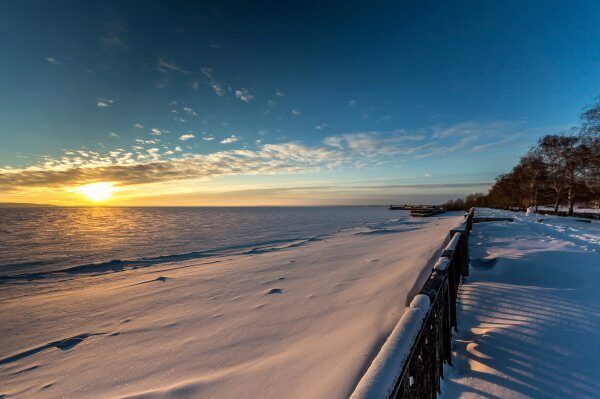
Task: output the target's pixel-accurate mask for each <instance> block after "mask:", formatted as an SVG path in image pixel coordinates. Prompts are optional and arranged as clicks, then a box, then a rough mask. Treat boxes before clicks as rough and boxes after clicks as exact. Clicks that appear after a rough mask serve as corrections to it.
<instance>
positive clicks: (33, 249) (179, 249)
mask: <svg viewBox="0 0 600 399" xmlns="http://www.w3.org/2000/svg"><path fill="white" fill-rule="evenodd" d="M401 215H402V216H404V215H405V212H404V211H393V212H392V211H389V210H388V209H387V208H386V207H383V206H380V207H373V206H371V207H367V206H363V207H352V206H339V207H247V208H214V207H210V208H208V207H206V208H203V207H194V208H164V207H161V208H129V207H128V208H117V207H97V208H89V207H87V208H13V209H0V242H1V243H2V245H1V246H0V276H3V277H4V278H6V277H7V276H16V275H21V276H23V275H35V274H37V273H49V272H54V271H58V270H69V271H73V272H75V271H89V270H90V269H91V268H98V269H101V268H103V267H104V268H108V269H112V270H118V269H120V268H124V267H130V266H133V267H135V265H137V264H141V265H145V264H148V263H159V262H162V261H167V260H169V261H170V260H180V259H181V260H184V259H190V258H196V257H198V258H199V257H205V256H211V255H217V254H223V253H240V252H244V251H248V250H252V249H253V248H257V247H264V246H269V245H277V244H282V243H286V242H294V241H302V240H307V239H310V238H312V237H317V236H320V235H324V234H329V233H333V232H336V231H339V230H342V229H346V228H351V227H356V226H361V225H365V224H369V223H380V222H382V221H386V220H392V219H397V218H398V217H400V216H401Z"/></svg>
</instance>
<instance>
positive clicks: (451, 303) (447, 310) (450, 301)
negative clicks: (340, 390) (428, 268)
mask: <svg viewBox="0 0 600 399" xmlns="http://www.w3.org/2000/svg"><path fill="white" fill-rule="evenodd" d="M474 215H475V208H471V209H470V210H469V212H468V213H467V214H466V215H465V218H464V222H463V223H462V224H461V225H460V226H458V227H456V228H454V229H452V230H450V232H449V238H448V239H447V240H446V241H445V242H444V245H443V247H442V250H443V252H442V255H441V256H440V258H439V259H438V260H437V262H436V263H435V265H434V266H433V268H432V272H431V274H430V275H429V278H428V279H427V281H426V282H425V284H424V285H423V287H422V288H421V290H420V291H419V294H418V295H417V296H415V299H416V298H422V297H423V296H426V297H427V298H428V299H429V301H428V305H427V309H423V303H424V302H423V300H422V299H420V300H419V302H420V303H414V302H415V299H413V301H412V302H411V304H410V306H409V307H408V308H407V311H406V312H405V314H407V312H408V313H409V314H410V317H411V318H412V319H411V321H410V323H420V325H419V326H418V330H417V331H416V333H415V330H414V328H415V326H414V325H411V328H407V327H406V326H403V325H402V323H406V322H407V321H406V320H407V319H408V317H404V315H403V317H402V318H401V319H400V321H399V322H398V324H397V325H396V327H395V328H394V330H393V331H392V334H390V337H391V338H390V337H389V338H388V340H386V342H385V343H384V345H383V346H382V348H381V350H380V352H379V353H378V354H377V356H376V357H375V359H374V360H373V363H372V364H371V366H370V367H369V369H367V372H366V373H365V374H364V375H363V377H362V378H361V380H360V382H359V383H358V385H357V387H356V389H355V390H354V392H353V393H352V396H351V398H352V399H366V398H368V399H375V398H381V399H388V398H411V397H418V398H435V397H436V395H437V392H439V389H440V378H441V377H443V363H448V364H451V362H452V359H451V352H450V344H451V342H450V341H451V339H452V328H453V327H454V328H456V324H457V323H456V299H457V295H458V286H459V284H460V280H461V277H462V276H466V275H468V268H469V246H468V245H469V244H468V239H469V234H470V231H471V229H472V226H473V217H474ZM417 308H418V309H417ZM418 312H421V313H418ZM418 317H420V319H419V318H418ZM415 320H417V321H415ZM403 327H404V329H403ZM402 332H405V335H404V336H398V334H399V333H402ZM428 338H432V339H431V340H430V339H428ZM402 340H403V341H402ZM400 341H402V342H400ZM431 341H435V342H431ZM408 344H410V345H411V346H410V351H409V352H408V354H406V345H408ZM394 345H396V346H397V347H396V348H395V347H394ZM417 353H418V355H417ZM394 355H397V356H398V357H399V358H396V359H394V358H393V356H394ZM423 358H426V360H424V359H423ZM423 362H425V363H427V362H429V364H421V363H423ZM400 363H401V366H398V364H400ZM393 367H397V369H396V370H390V368H393ZM411 372H414V374H415V376H413V375H411ZM419 373H420V375H419V376H418V377H416V374H419ZM392 380H395V381H393V383H392ZM423 381H425V382H423Z"/></svg>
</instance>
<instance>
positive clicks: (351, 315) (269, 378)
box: [0, 212, 462, 398]
mask: <svg viewBox="0 0 600 399" xmlns="http://www.w3.org/2000/svg"><path fill="white" fill-rule="evenodd" d="M397 215H398V216H401V215H405V213H400V212H399V213H398V214H397ZM460 221H462V217H461V216H451V215H441V216H439V217H431V218H427V219H413V218H410V217H408V216H402V217H401V218H400V220H398V221H396V222H393V223H383V224H379V225H371V226H370V227H361V228H355V229H349V230H344V231H340V232H338V233H335V234H332V235H329V236H323V237H318V238H314V239H312V240H308V241H306V242H304V243H296V244H293V245H288V246H286V247H280V248H269V249H261V250H253V251H248V252H247V253H246V254H242V255H230V256H223V257H213V258H204V259H196V260H188V261H181V262H173V263H164V264H159V265H154V266H150V267H146V268H139V269H136V270H125V271H122V272H115V273H104V274H96V275H94V274H88V275H80V276H77V277H73V276H68V275H64V276H62V277H61V276H52V277H48V278H42V279H39V280H32V281H26V280H14V281H7V282H5V283H4V284H0V313H1V314H2V323H0V337H2V345H1V346H0V381H2V383H1V384H0V397H2V398H14V397H20V398H25V397H26V398H38V397H40V398H56V397H65V398H133V397H136V398H213V397H214V398H240V397H260V398H283V397H285V398H343V397H347V396H348V395H349V394H350V393H351V392H352V390H353V389H354V387H355V386H356V384H357V382H358V380H359V379H360V378H361V376H362V375H363V374H364V372H365V371H366V369H367V367H368V366H369V364H371V362H372V360H373V358H374V357H375V355H376V354H377V353H378V351H379V349H380V348H381V345H382V344H383V343H384V342H385V339H386V338H387V336H388V335H389V334H390V332H391V331H392V330H393V329H394V326H395V325H396V323H397V322H398V320H399V319H400V317H401V316H402V314H403V312H404V311H405V306H406V304H407V303H408V302H409V301H410V299H411V298H412V296H413V295H414V293H415V292H416V291H417V290H418V289H419V288H420V287H421V285H422V283H423V280H424V279H426V278H427V275H428V274H429V272H430V270H431V261H433V260H434V259H435V255H436V251H438V249H439V248H440V247H441V245H442V243H443V241H444V239H445V238H446V237H447V235H448V231H449V230H450V228H452V227H453V226H455V225H456V224H457V223H459V222H460ZM438 255H439V254H438Z"/></svg>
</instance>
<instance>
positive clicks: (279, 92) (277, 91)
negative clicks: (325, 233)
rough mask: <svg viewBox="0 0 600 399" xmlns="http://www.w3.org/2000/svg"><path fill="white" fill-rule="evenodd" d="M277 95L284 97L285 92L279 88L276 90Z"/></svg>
mask: <svg viewBox="0 0 600 399" xmlns="http://www.w3.org/2000/svg"><path fill="white" fill-rule="evenodd" d="M275 96H276V97H283V92H282V91H281V90H279V89H277V90H275Z"/></svg>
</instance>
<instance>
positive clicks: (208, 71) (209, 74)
mask: <svg viewBox="0 0 600 399" xmlns="http://www.w3.org/2000/svg"><path fill="white" fill-rule="evenodd" d="M200 72H202V74H203V75H204V76H206V77H207V78H209V79H210V80H214V77H213V72H214V71H213V70H212V68H209V67H202V68H200Z"/></svg>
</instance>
